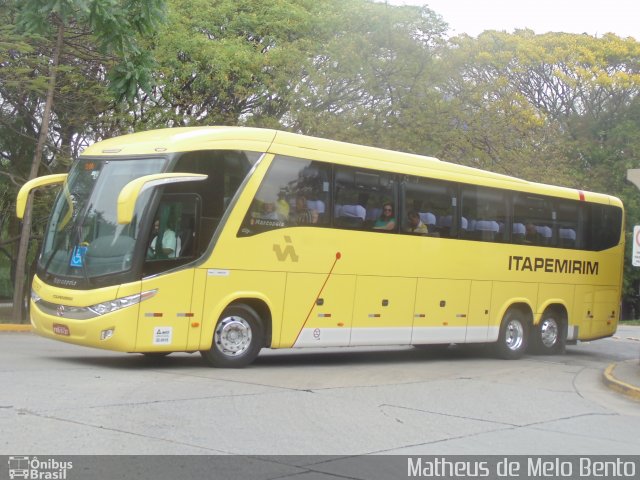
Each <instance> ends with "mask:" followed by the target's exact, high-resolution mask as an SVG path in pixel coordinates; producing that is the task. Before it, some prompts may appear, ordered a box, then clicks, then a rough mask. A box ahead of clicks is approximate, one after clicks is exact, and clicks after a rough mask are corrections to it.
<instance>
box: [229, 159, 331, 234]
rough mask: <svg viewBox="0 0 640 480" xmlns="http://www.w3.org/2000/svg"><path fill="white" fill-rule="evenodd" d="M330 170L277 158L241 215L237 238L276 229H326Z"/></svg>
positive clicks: (306, 161)
mask: <svg viewBox="0 0 640 480" xmlns="http://www.w3.org/2000/svg"><path fill="white" fill-rule="evenodd" d="M330 179H331V167H330V166H329V165H327V164H325V163H321V162H316V161H312V160H304V159H300V158H293V157H284V156H277V157H276V158H275V159H274V160H273V163H272V164H271V166H270V167H269V171H268V172H267V175H266V176H265V178H264V180H263V181H262V184H261V185H260V188H259V189H258V192H257V193H256V196H255V198H254V199H253V201H252V203H251V207H250V208H249V211H248V212H247V215H246V216H245V220H244V222H243V224H242V227H241V229H240V232H238V235H239V236H248V235H255V234H257V233H261V232H265V231H268V230H273V229H276V228H284V227H295V226H326V225H328V224H329V216H328V215H327V212H328V207H329V200H330V198H331V195H330V194H331V188H330V185H331V182H330Z"/></svg>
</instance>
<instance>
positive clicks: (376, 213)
mask: <svg viewBox="0 0 640 480" xmlns="http://www.w3.org/2000/svg"><path fill="white" fill-rule="evenodd" d="M380 215H382V209H381V208H371V209H369V210H367V216H366V218H365V220H370V221H376V220H377V219H378V218H380Z"/></svg>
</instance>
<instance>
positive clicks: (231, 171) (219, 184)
mask: <svg viewBox="0 0 640 480" xmlns="http://www.w3.org/2000/svg"><path fill="white" fill-rule="evenodd" d="M260 155H261V154H260V153H256V152H245V151H239V150H199V151H194V152H186V153H184V154H182V155H181V156H180V158H179V159H178V162H177V163H176V166H175V168H174V169H173V170H174V171H175V172H187V173H201V174H205V175H207V179H206V180H205V181H203V182H195V183H189V184H188V185H187V184H176V185H171V186H169V187H166V189H165V192H167V193H187V192H192V193H195V194H196V195H199V197H200V198H201V199H202V203H201V209H202V210H201V212H200V220H199V223H198V224H197V225H195V226H194V227H195V228H194V231H195V230H197V231H198V236H199V238H198V241H197V242H194V244H197V250H195V251H194V252H193V253H194V255H195V256H198V257H199V256H200V255H202V254H203V253H204V252H205V250H206V249H207V246H208V245H209V243H210V240H211V238H212V237H213V234H214V232H215V230H216V228H217V227H218V224H219V223H220V220H221V219H222V216H223V215H224V213H225V211H226V210H227V208H228V207H229V203H230V202H231V199H232V198H233V197H234V195H235V194H236V191H237V190H238V188H239V187H240V184H241V183H242V181H243V180H244V178H245V176H246V175H247V173H248V172H249V170H250V169H251V167H252V166H253V165H254V164H255V163H256V161H257V159H258V157H259V156H260Z"/></svg>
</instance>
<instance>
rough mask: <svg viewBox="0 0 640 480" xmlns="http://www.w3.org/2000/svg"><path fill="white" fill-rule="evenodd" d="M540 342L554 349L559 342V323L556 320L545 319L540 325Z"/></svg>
mask: <svg viewBox="0 0 640 480" xmlns="http://www.w3.org/2000/svg"><path fill="white" fill-rule="evenodd" d="M540 340H541V341H542V345H544V346H545V347H547V348H551V347H553V346H554V345H555V344H556V342H557V341H558V322H556V321H555V319H554V318H545V319H544V320H543V321H542V324H541V325H540Z"/></svg>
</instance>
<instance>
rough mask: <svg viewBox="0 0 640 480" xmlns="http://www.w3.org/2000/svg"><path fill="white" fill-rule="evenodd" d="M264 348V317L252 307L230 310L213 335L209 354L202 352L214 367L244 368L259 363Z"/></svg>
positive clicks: (221, 316) (217, 324)
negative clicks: (257, 361) (256, 359)
mask: <svg viewBox="0 0 640 480" xmlns="http://www.w3.org/2000/svg"><path fill="white" fill-rule="evenodd" d="M263 345H264V327H263V324H262V321H261V320H260V316H259V315H258V314H257V313H256V311H255V310H254V309H253V308H251V307H249V306H248V305H244V304H238V305H231V306H230V307H227V308H226V309H225V310H224V312H222V315H220V318H219V319H218V322H217V323H216V327H215V329H214V331H213V341H212V343H211V348H210V349H209V350H203V351H201V352H200V354H201V355H202V357H203V358H204V360H205V361H206V362H207V363H208V364H209V365H210V366H212V367H218V368H241V367H245V366H247V365H249V364H250V363H251V362H253V361H254V360H255V358H256V357H257V356H258V354H259V353H260V350H261V349H262V347H263Z"/></svg>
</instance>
